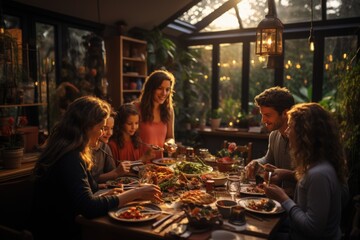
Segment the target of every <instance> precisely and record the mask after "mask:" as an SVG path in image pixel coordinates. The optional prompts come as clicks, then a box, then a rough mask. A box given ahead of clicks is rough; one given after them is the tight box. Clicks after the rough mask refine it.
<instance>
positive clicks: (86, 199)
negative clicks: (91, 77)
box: [32, 96, 161, 239]
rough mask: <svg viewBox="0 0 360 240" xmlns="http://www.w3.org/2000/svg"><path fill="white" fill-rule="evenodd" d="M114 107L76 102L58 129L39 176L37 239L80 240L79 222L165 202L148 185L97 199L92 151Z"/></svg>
mask: <svg viewBox="0 0 360 240" xmlns="http://www.w3.org/2000/svg"><path fill="white" fill-rule="evenodd" d="M110 112H111V108H110V105H109V104H108V103H106V102H105V101H103V100H100V99H99V98H96V97H90V96H86V97H81V98H78V99H76V100H75V101H74V102H72V103H71V104H70V105H69V106H68V108H67V111H66V112H65V114H64V116H63V118H62V119H61V121H60V122H59V123H58V124H57V125H55V127H54V128H53V130H52V132H51V134H50V136H49V139H48V141H47V143H46V146H45V149H44V151H43V153H42V154H41V156H40V158H39V160H38V162H37V164H36V166H35V170H34V177H35V185H34V202H33V218H34V219H33V220H34V221H32V224H33V233H34V236H35V239H79V238H80V229H79V227H78V226H77V225H76V223H75V217H76V216H77V215H79V214H82V215H83V216H85V217H88V218H92V217H97V216H101V215H105V214H107V212H108V211H109V210H110V209H112V208H115V207H120V206H123V205H124V204H126V203H128V202H130V201H133V200H135V199H139V198H141V199H145V200H154V201H161V199H160V196H161V191H160V189H159V187H157V186H154V185H144V186H141V187H139V188H137V189H134V190H129V191H126V192H123V193H121V194H114V195H108V196H95V195H94V192H95V191H96V190H97V184H96V182H95V180H94V179H93V177H92V175H91V167H92V165H93V161H92V153H91V147H94V146H96V144H97V142H98V141H99V138H100V136H101V135H102V134H103V130H104V126H105V121H106V119H107V118H108V117H109V116H110Z"/></svg>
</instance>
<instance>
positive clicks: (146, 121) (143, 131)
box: [135, 70, 176, 157]
mask: <svg viewBox="0 0 360 240" xmlns="http://www.w3.org/2000/svg"><path fill="white" fill-rule="evenodd" d="M174 85H175V78H174V75H173V74H172V73H170V72H168V71H165V70H156V71H154V72H152V73H151V74H150V75H149V77H148V78H147V79H146V81H145V84H144V86H143V89H142V92H141V95H140V98H139V102H136V103H135V104H136V106H137V107H138V108H139V110H140V116H141V120H140V127H139V131H140V138H141V140H142V141H143V143H145V144H153V145H157V146H159V147H162V148H165V150H166V151H168V152H170V153H171V152H174V149H175V148H174V145H175V137H174V135H175V134H174V108H173V105H172V95H173V88H174ZM175 150H176V149H175ZM156 155H157V156H156V157H161V156H162V152H159V151H158V152H156Z"/></svg>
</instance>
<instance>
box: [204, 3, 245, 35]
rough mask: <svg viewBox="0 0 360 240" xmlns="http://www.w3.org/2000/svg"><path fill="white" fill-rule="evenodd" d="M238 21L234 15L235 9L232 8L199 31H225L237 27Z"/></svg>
mask: <svg viewBox="0 0 360 240" xmlns="http://www.w3.org/2000/svg"><path fill="white" fill-rule="evenodd" d="M238 28H239V21H238V19H237V17H236V12H235V9H234V8H232V9H230V10H229V11H227V12H226V13H224V14H223V15H221V16H220V17H218V18H217V19H215V20H214V21H212V22H211V23H210V24H209V25H208V26H207V27H205V28H204V29H202V30H201V31H200V32H217V31H226V30H231V29H238Z"/></svg>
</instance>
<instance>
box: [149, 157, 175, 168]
mask: <svg viewBox="0 0 360 240" xmlns="http://www.w3.org/2000/svg"><path fill="white" fill-rule="evenodd" d="M152 162H153V163H155V164H157V165H161V166H170V165H173V164H174V163H176V161H175V159H174V158H168V157H165V158H158V159H154V160H152Z"/></svg>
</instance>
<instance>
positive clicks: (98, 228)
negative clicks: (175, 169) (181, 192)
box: [76, 191, 286, 240]
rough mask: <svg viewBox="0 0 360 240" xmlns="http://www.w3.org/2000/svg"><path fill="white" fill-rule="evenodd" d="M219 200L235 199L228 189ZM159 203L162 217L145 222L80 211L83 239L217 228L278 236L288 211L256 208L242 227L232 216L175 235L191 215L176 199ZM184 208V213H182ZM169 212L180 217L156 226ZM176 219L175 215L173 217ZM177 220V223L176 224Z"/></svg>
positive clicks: (248, 237) (198, 234) (197, 233)
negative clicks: (176, 228)
mask: <svg viewBox="0 0 360 240" xmlns="http://www.w3.org/2000/svg"><path fill="white" fill-rule="evenodd" d="M246 197H249V196H247V195H246V194H239V195H238V196H237V197H236V200H237V201H240V200H241V199H242V198H246ZM216 198H217V200H221V199H231V196H230V195H229V194H228V193H227V192H226V191H224V192H221V194H219V193H218V194H217V196H216ZM210 205H211V206H212V207H213V208H216V206H215V203H213V204H210ZM158 207H160V208H161V210H162V211H164V213H163V214H161V215H160V216H159V217H157V218H156V219H154V220H151V221H144V222H135V223H134V222H122V221H118V220H116V219H114V218H112V217H110V216H109V215H106V216H101V217H97V218H93V219H88V218H85V217H84V216H82V215H79V216H78V217H77V219H76V221H77V223H78V224H80V225H81V229H82V239H84V240H85V239H86V240H92V239H94V240H95V239H103V240H112V239H114V240H115V239H119V238H121V239H146V240H151V239H189V240H198V239H211V233H212V231H214V230H219V229H222V230H227V231H231V232H234V233H235V234H236V235H237V236H238V237H239V239H243V240H258V239H275V237H274V234H275V233H276V230H277V228H279V226H280V225H281V222H282V221H283V220H284V218H285V216H286V214H285V213H284V212H281V213H278V214H258V213H253V212H246V214H245V216H246V224H245V225H244V226H241V227H238V226H234V225H232V224H229V223H228V220H226V219H224V222H223V224H222V225H216V226H212V227H210V228H207V229H201V230H198V229H194V228H191V227H188V228H187V231H186V232H185V233H184V234H183V235H180V236H179V235H178V236H176V237H174V236H173V235H171V234H170V232H171V230H172V229H173V228H174V226H177V225H179V224H187V223H188V219H187V218H186V217H185V215H184V214H182V213H183V211H182V210H181V209H179V208H178V207H174V203H161V204H158ZM181 212H182V213H181ZM169 213H171V214H174V215H175V217H176V216H177V217H178V219H177V221H173V222H172V223H170V224H168V225H166V224H165V225H160V227H157V228H153V227H152V225H153V224H154V223H155V222H156V221H158V220H160V219H162V218H165V217H166V216H167V215H168V214H169ZM171 218H173V219H174V217H173V216H172V217H170V220H171ZM176 224H177V225H176Z"/></svg>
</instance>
